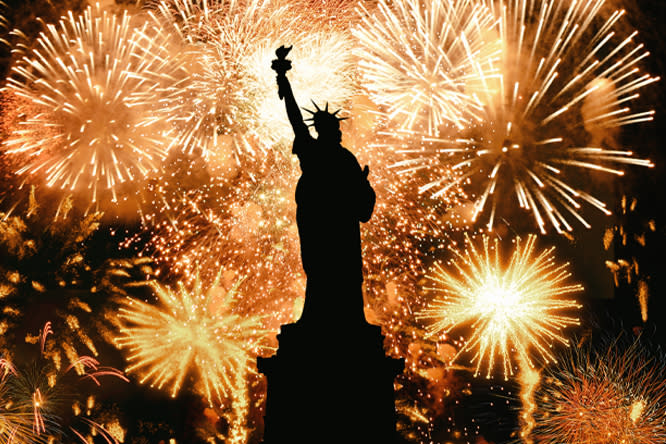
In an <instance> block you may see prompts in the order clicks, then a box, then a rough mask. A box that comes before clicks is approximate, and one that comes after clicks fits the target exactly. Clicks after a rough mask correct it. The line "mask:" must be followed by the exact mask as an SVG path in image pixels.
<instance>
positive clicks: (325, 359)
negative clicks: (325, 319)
mask: <svg viewBox="0 0 666 444" xmlns="http://www.w3.org/2000/svg"><path fill="white" fill-rule="evenodd" d="M330 330H331V331H328V330H327V328H326V327H325V326H321V325H312V324H311V325H306V324H303V323H301V322H300V321H299V322H298V323H296V324H289V325H285V326H283V328H282V332H281V333H280V334H279V335H278V339H279V342H280V346H279V348H278V351H277V354H276V355H275V356H273V357H271V358H259V360H258V368H259V371H260V372H262V373H263V374H265V375H266V378H267V382H268V393H267V399H266V415H265V422H264V424H265V428H264V444H300V443H308V444H318V443H331V444H332V443H336V444H341V443H345V444H355V443H357V444H373V443H378V444H393V443H396V442H398V439H397V433H396V430H395V400H394V390H393V381H394V379H395V377H396V376H397V374H398V373H400V372H401V371H402V370H403V368H404V362H403V360H399V359H392V358H389V357H387V356H386V355H385V353H384V349H383V336H382V334H381V330H380V328H379V327H376V326H372V325H369V324H367V323H365V322H363V323H362V324H359V325H354V326H349V325H339V326H337V328H335V330H332V329H330Z"/></svg>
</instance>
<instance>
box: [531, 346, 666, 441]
mask: <svg viewBox="0 0 666 444" xmlns="http://www.w3.org/2000/svg"><path fill="white" fill-rule="evenodd" d="M663 368H664V367H663V360H662V359H661V358H658V357H656V356H650V354H649V353H648V352H647V351H646V349H645V348H644V346H643V345H642V344H641V341H640V340H634V342H633V343H631V344H630V345H629V346H626V345H624V344H622V343H621V341H615V342H614V343H612V344H610V346H608V347H607V348H605V349H604V348H601V349H600V350H599V349H597V350H593V349H592V348H591V346H590V345H589V344H586V345H583V346H582V347H580V348H576V349H574V350H572V351H571V352H570V353H567V354H566V355H565V356H563V357H562V359H560V366H558V367H555V368H551V369H548V370H546V371H545V374H544V377H543V380H542V383H541V386H540V387H539V389H538V390H537V393H536V400H537V411H536V424H537V425H536V428H535V430H534V432H533V434H534V438H535V439H536V440H537V442H539V443H543V444H551V443H553V444H554V443H558V444H574V443H576V444H605V443H611V442H612V443H632V444H657V443H661V442H664V439H666V426H665V425H664V424H666V421H665V420H666V409H665V408H664V400H665V399H666V385H665V384H664V372H663Z"/></svg>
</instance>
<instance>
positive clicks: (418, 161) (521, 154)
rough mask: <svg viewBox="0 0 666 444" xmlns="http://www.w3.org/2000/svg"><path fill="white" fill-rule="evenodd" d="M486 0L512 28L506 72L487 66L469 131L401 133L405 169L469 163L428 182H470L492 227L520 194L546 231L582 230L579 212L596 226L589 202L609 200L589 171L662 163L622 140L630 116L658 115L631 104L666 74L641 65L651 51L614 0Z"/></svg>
mask: <svg viewBox="0 0 666 444" xmlns="http://www.w3.org/2000/svg"><path fill="white" fill-rule="evenodd" d="M484 3H485V4H487V5H488V7H489V8H490V9H491V10H492V11H493V13H494V14H495V16H496V17H497V18H498V19H499V21H498V24H497V26H492V27H490V28H487V29H485V34H488V35H492V34H493V33H495V34H496V35H497V36H498V37H499V38H500V39H501V42H502V47H503V49H502V51H501V55H500V60H499V63H498V64H497V65H495V67H496V68H499V72H500V75H498V76H493V77H492V78H490V77H489V76H487V77H486V79H487V86H488V87H487V88H485V89H480V90H479V93H480V95H479V96H478V99H479V103H480V104H481V105H480V112H479V115H478V119H477V120H475V121H473V122H471V124H470V125H468V126H467V127H466V128H464V130H462V131H453V130H452V129H449V128H441V129H439V131H438V132H437V133H436V134H432V132H428V131H425V130H420V131H411V132H407V131H405V132H399V133H398V134H396V135H395V136H397V138H398V139H400V138H404V139H407V138H409V139H410V140H411V142H410V144H409V146H407V147H405V148H400V150H401V152H403V153H404V155H405V159H404V161H403V163H402V168H400V171H404V172H406V171H418V170H426V171H428V170H430V169H437V168H442V167H441V165H442V164H444V165H447V166H449V167H450V168H452V169H454V170H456V171H459V172H460V174H459V176H458V177H453V178H451V177H448V176H441V177H439V178H438V177H437V174H433V176H435V177H434V178H432V179H430V178H428V180H429V181H428V182H426V183H425V184H424V185H423V187H422V191H423V192H426V191H428V192H432V193H434V195H435V196H437V195H438V194H440V193H445V192H446V189H447V188H448V187H451V186H456V185H464V186H465V189H466V190H467V191H468V193H470V194H472V195H474V196H475V199H476V201H475V211H474V215H473V217H472V220H473V221H478V220H479V217H480V215H481V214H482V213H485V214H486V215H487V224H486V225H487V227H488V229H490V230H492V228H493V226H494V224H495V220H496V219H497V218H498V217H501V216H504V217H505V218H506V217H507V216H508V215H507V209H508V208H515V203H517V204H518V207H520V208H521V209H523V210H524V211H525V212H527V214H531V216H532V217H533V219H534V221H535V222H536V224H537V226H538V227H539V230H540V231H541V232H542V233H546V231H547V227H548V226H552V227H553V228H554V229H555V230H556V231H557V232H565V231H571V230H573V226H572V224H571V223H570V222H571V220H572V219H575V220H577V221H578V222H579V223H580V224H582V225H583V226H585V227H588V228H589V227H590V225H589V223H588V222H587V221H586V219H585V218H584V217H583V215H582V209H583V206H584V205H589V206H592V207H594V208H597V209H598V210H599V211H601V212H603V213H605V214H610V211H609V210H608V208H607V207H606V204H605V203H604V202H602V201H600V200H599V199H597V198H596V197H594V196H592V195H591V194H589V193H588V192H586V191H584V188H583V186H584V185H583V184H582V183H583V181H582V180H579V179H578V177H579V176H580V175H581V173H589V174H597V173H606V174H612V175H617V176H622V175H623V174H624V171H623V170H622V169H619V167H618V165H619V166H622V165H638V166H644V167H652V166H653V164H652V162H651V161H649V160H646V159H639V158H636V157H635V156H634V153H633V151H632V150H631V149H626V148H619V147H617V144H618V141H617V138H618V137H617V136H618V134H619V133H618V132H619V129H620V128H621V127H622V126H624V125H630V124H637V123H640V122H645V121H649V120H652V119H653V114H654V111H641V110H632V108H631V104H632V102H633V101H634V99H636V98H637V97H638V96H639V92H640V91H641V90H643V88H646V87H648V85H651V84H653V83H655V82H656V81H658V80H659V78H658V77H653V76H651V75H649V74H643V73H641V72H640V70H639V68H638V65H639V63H640V62H641V60H642V59H644V58H645V57H647V56H648V54H649V53H648V52H647V51H645V49H644V48H643V45H641V44H636V43H634V38H635V35H636V33H634V34H631V35H630V36H628V37H621V36H620V35H621V32H619V31H616V30H615V28H616V27H617V26H616V25H617V23H618V21H619V20H620V18H621V17H622V15H623V12H616V13H615V14H613V15H612V16H611V17H610V18H609V19H608V20H606V21H605V22H604V21H603V20H602V19H601V18H600V16H599V10H600V8H601V7H602V6H603V4H604V1H603V0H583V1H575V2H556V1H551V0H540V1H539V0H508V1H502V2H499V3H497V2H490V1H488V2H484ZM494 41H495V40H494V39H492V38H488V39H487V40H486V42H487V43H488V42H494ZM416 62H419V63H423V60H421V59H417V60H416V61H415V62H413V63H416ZM484 93H485V95H484ZM510 201H511V202H510Z"/></svg>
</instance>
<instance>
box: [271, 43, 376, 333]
mask: <svg viewBox="0 0 666 444" xmlns="http://www.w3.org/2000/svg"><path fill="white" fill-rule="evenodd" d="M290 50H291V47H289V48H285V47H284V46H282V47H280V48H279V49H278V50H277V51H276V55H277V57H278V58H277V59H276V60H273V64H272V68H273V69H274V70H275V71H276V72H277V84H278V93H279V95H280V98H281V99H283V100H284V103H285V106H286V108H287V116H288V117H289V122H290V123H291V126H292V128H293V130H294V136H295V137H294V144H293V153H294V154H296V155H297V156H298V159H299V161H300V166H301V172H302V175H301V178H300V179H299V181H298V185H297V187H296V204H297V212H296V222H297V225H298V232H299V236H300V241H301V258H302V261H303V269H304V270H305V274H306V276H307V289H306V298H305V307H304V309H303V316H302V318H303V319H304V320H307V319H310V318H311V317H312V318H314V317H318V315H319V314H322V313H321V312H325V313H327V316H326V317H327V318H330V317H332V316H336V315H339V316H342V317H343V319H349V318H350V317H351V316H359V315H360V316H362V313H363V307H362V302H363V300H362V295H361V285H362V281H363V271H362V257H361V239H360V230H359V222H366V221H368V220H369V219H370V216H371V214H372V210H373V207H374V204H375V193H374V191H373V189H372V187H371V186H370V183H369V182H368V172H369V169H368V166H367V165H366V167H365V168H364V169H363V170H362V169H361V167H360V166H359V163H358V161H357V160H356V157H354V155H353V154H352V153H351V152H350V151H349V150H347V149H346V148H344V147H343V146H342V145H341V141H342V132H341V131H340V120H344V119H343V118H340V117H338V116H337V114H338V112H339V110H338V111H335V112H332V113H331V112H329V110H328V103H327V104H326V106H325V107H324V109H320V108H319V107H318V106H317V105H316V104H315V103H314V102H313V105H314V108H315V109H314V110H309V109H306V108H303V109H304V110H305V111H307V112H308V113H310V114H311V117H310V118H309V119H306V120H308V121H310V122H312V123H311V126H314V129H315V130H316V132H317V138H314V137H313V136H312V135H311V134H310V131H309V129H308V125H307V124H306V123H305V121H304V119H303V116H302V114H301V111H300V109H299V107H298V104H297V103H296V99H295V98H294V94H293V92H292V89H291V85H290V83H289V79H287V76H286V72H287V71H288V70H289V69H291V61H289V60H287V59H286V56H287V54H288V53H289V51H290ZM333 291H335V292H336V293H338V294H336V295H333V294H332V292H333ZM324 294H326V295H327V296H326V297H324V296H322V295H324ZM329 297H332V298H333V299H332V300H325V299H328V298H329Z"/></svg>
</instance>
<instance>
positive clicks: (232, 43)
mask: <svg viewBox="0 0 666 444" xmlns="http://www.w3.org/2000/svg"><path fill="white" fill-rule="evenodd" d="M156 9H157V14H156V15H155V20H157V21H158V22H159V23H165V24H167V26H168V27H172V28H173V29H175V32H176V33H177V34H178V35H180V36H181V38H182V42H183V44H184V49H183V52H184V54H185V57H184V58H185V59H186V60H187V63H186V69H187V71H188V75H187V81H185V82H184V84H183V85H184V87H183V88H182V89H181V91H180V93H179V95H178V97H177V98H176V99H175V100H173V101H172V105H171V107H170V109H169V114H170V115H171V116H174V117H172V121H173V122H174V124H175V125H176V128H177V134H178V136H177V138H176V139H174V141H173V142H172V145H175V146H178V147H179V149H184V150H186V151H187V152H190V153H191V152H193V151H200V152H202V154H203V155H204V157H206V158H208V157H209V156H214V157H215V156H218V157H219V156H222V157H231V158H232V159H234V160H235V162H237V163H238V162H242V161H243V160H244V159H245V158H253V157H256V156H261V155H265V154H266V151H267V150H268V149H270V148H272V147H273V146H274V145H276V144H278V145H279V144H284V143H285V142H286V141H287V140H288V139H289V138H290V137H291V135H290V133H289V128H290V127H289V124H288V122H287V121H286V118H284V116H282V113H278V114H276V113H275V112H274V110H275V109H279V108H280V107H282V106H283V105H282V104H281V103H280V101H279V98H278V97H277V94H276V93H275V85H274V84H275V78H274V77H275V75H274V72H273V71H272V70H271V69H270V62H271V60H272V58H273V57H274V50H275V48H276V47H278V46H280V45H281V44H284V43H286V42H288V43H289V44H291V45H293V46H294V57H295V58H298V60H299V63H298V69H295V70H294V71H293V73H292V74H293V76H294V78H293V79H292V83H293V84H294V90H295V91H297V93H298V94H299V95H300V96H299V97H300V100H301V101H302V103H307V102H306V100H307V101H309V100H310V99H311V98H317V99H328V100H330V101H331V102H332V103H335V104H337V106H339V105H341V104H342V103H344V101H345V100H346V99H347V98H348V97H349V95H350V94H351V91H352V86H351V78H350V72H351V57H350V51H349V46H350V45H349V39H348V36H347V34H346V33H345V32H344V31H343V30H338V29H335V28H334V27H332V26H327V27H326V29H328V31H329V32H326V31H325V30H324V29H319V30H314V31H313V29H310V28H308V27H307V26H304V24H303V20H302V17H303V15H302V14H303V10H302V8H301V9H299V7H298V5H287V4H284V3H280V2H271V1H264V0H251V1H248V2H238V1H235V0H228V1H219V2H210V3H207V2H203V3H202V2H197V1H192V0H185V1H175V0H171V1H161V2H159V3H156ZM330 59H334V60H336V62H337V66H336V69H331V67H330V65H329V64H328V63H327V61H328V60H330Z"/></svg>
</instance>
